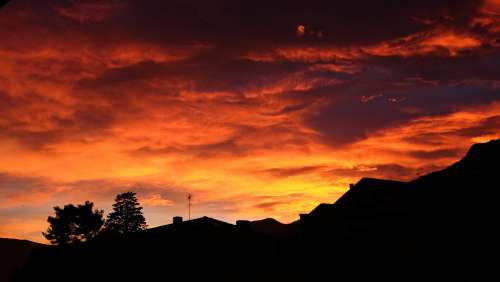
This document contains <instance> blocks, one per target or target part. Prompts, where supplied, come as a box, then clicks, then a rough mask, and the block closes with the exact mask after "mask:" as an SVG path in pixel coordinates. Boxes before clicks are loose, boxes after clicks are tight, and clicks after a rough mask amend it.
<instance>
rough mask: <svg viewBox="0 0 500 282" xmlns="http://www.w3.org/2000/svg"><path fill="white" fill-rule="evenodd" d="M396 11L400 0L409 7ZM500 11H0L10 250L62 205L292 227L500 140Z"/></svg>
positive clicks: (115, 7)
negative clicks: (364, 182) (359, 191)
mask: <svg viewBox="0 0 500 282" xmlns="http://www.w3.org/2000/svg"><path fill="white" fill-rule="evenodd" d="M403 2H404V3H403ZM499 15H500V2H499V1H498V0H485V1H462V0H458V1H451V0H450V1H430V0H429V1H426V0H418V1H417V0H415V1H294V0H292V1H232V0H220V1H219V0H217V1H195V0H185V1H184V0H183V1H132V0H130V1H126V0H123V1H121V0H113V1H69V0H68V1H28V0H13V1H10V3H8V4H7V5H5V6H4V7H3V8H1V9H0V38H1V40H0V155H1V156H2V157H1V162H0V237H15V238H23V239H31V240H35V241H39V242H40V241H43V238H42V235H41V231H43V230H46V228H47V223H46V217H47V215H48V214H49V213H50V212H51V209H52V207H53V206H56V205H59V206H61V205H64V204H66V203H75V204H78V203H83V202H84V201H85V200H88V199H92V200H93V201H94V202H95V204H96V206H97V207H98V208H101V209H105V210H107V211H109V210H110V207H111V203H112V199H113V196H114V195H116V194H118V193H121V192H124V191H130V190H133V191H136V192H137V195H138V197H139V199H140V201H141V203H142V204H143V205H144V213H145V216H146V217H147V221H148V223H149V225H150V226H158V225H163V224H166V223H168V222H170V220H171V218H172V216H174V215H183V216H184V217H187V207H186V204H187V201H186V195H187V194H188V193H192V194H193V217H199V216H203V215H208V216H211V217H215V218H220V219H223V220H226V221H229V222H234V220H236V219H259V218H263V217H266V216H272V217H275V218H276V219H278V220H280V221H283V222H292V221H294V220H296V219H297V215H298V214H299V213H303V212H307V211H309V210H311V209H312V208H314V207H315V206H317V205H318V204H319V203H322V202H328V203H331V202H334V201H335V200H336V199H337V198H339V197H340V196H341V195H342V194H343V193H344V192H345V191H346V190H347V189H348V185H349V184H350V183H356V182H357V181H358V180H359V178H360V177H362V176H371V177H382V178H389V179H397V180H409V179H413V178H415V177H417V176H419V175H422V174H425V173H428V172H430V171H434V170H436V169H439V168H443V167H445V166H447V165H449V164H451V163H452V162H454V161H455V160H457V159H458V158H459V157H460V156H462V155H463V154H464V153H465V151H466V149H467V148H468V147H469V146H470V144H472V143H476V142H484V141H488V140H490V139H494V138H498V133H499V131H500V115H499V113H500V88H499V87H500V81H499V76H498V66H499V65H500V52H499V51H500V48H499V47H500V41H499V35H500V20H499Z"/></svg>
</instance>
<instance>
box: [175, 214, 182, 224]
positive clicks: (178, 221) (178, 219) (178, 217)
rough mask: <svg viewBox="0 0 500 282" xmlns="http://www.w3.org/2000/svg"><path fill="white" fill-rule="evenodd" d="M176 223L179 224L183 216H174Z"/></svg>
mask: <svg viewBox="0 0 500 282" xmlns="http://www.w3.org/2000/svg"><path fill="white" fill-rule="evenodd" d="M173 223H174V225H179V224H181V223H182V216H174V218H173Z"/></svg>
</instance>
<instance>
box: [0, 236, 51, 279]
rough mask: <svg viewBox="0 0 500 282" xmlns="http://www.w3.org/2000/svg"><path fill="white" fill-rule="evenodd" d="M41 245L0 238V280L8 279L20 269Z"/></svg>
mask: <svg viewBox="0 0 500 282" xmlns="http://www.w3.org/2000/svg"><path fill="white" fill-rule="evenodd" d="M43 246H45V245H43V244H39V243H35V242H31V241H27V240H17V239H7V238H0V254H1V255H0V282H5V281H9V280H10V277H11V276H12V275H13V274H14V273H15V272H16V271H19V270H20V269H22V267H23V266H24V264H25V263H26V261H27V260H28V258H29V256H30V255H31V254H32V253H33V251H34V250H35V249H36V248H40V247H43Z"/></svg>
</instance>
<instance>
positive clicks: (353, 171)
mask: <svg viewBox="0 0 500 282" xmlns="http://www.w3.org/2000/svg"><path fill="white" fill-rule="evenodd" d="M438 168H439V167H437V166H434V165H429V166H424V167H418V168H414V167H407V166H403V165H400V164H393V163H386V164H367V165H357V166H355V167H352V168H333V169H330V170H327V171H325V172H323V175H324V176H325V177H326V178H331V179H332V181H336V180H337V179H338V178H340V177H359V178H361V177H372V178H384V179H393V180H412V179H414V178H417V177H418V176H420V175H423V174H426V173H428V172H431V171H434V170H437V169H438Z"/></svg>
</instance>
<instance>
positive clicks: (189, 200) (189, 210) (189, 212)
mask: <svg viewBox="0 0 500 282" xmlns="http://www.w3.org/2000/svg"><path fill="white" fill-rule="evenodd" d="M187 198H188V220H191V198H192V196H191V193H189V194H188V196H187Z"/></svg>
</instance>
